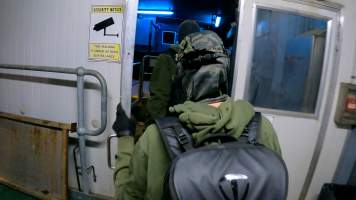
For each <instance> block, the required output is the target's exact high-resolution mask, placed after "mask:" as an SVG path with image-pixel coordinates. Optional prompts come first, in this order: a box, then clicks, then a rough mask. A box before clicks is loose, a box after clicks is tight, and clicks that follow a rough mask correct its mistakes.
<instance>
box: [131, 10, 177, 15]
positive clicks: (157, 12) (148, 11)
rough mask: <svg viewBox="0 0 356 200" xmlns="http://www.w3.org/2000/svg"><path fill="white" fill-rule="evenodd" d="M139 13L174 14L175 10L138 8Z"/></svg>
mask: <svg viewBox="0 0 356 200" xmlns="http://www.w3.org/2000/svg"><path fill="white" fill-rule="evenodd" d="M137 13H138V14H144V15H173V14H174V12H173V11H163V10H138V11H137Z"/></svg>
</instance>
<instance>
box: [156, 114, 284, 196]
mask: <svg viewBox="0 0 356 200" xmlns="http://www.w3.org/2000/svg"><path fill="white" fill-rule="evenodd" d="M260 123H261V114H260V113H256V114H255V116H254V117H253V118H252V119H251V121H250V122H249V124H248V125H247V127H246V128H245V130H244V132H243V134H242V136H241V137H240V138H239V140H236V139H235V138H234V137H232V136H229V135H228V134H225V133H221V134H208V135H207V136H206V137H205V138H204V139H203V140H202V142H200V143H199V144H194V142H193V139H192V137H191V134H189V132H188V131H187V129H186V128H184V127H183V126H182V124H181V123H180V121H179V119H178V118H176V117H164V118H161V119H157V120H156V125H157V127H158V129H159V131H160V134H161V138H162V140H163V142H164V144H165V147H166V150H167V152H168V154H169V156H170V158H171V160H172V163H171V166H170V168H169V170H168V171H167V173H166V177H165V183H164V192H163V197H162V199H165V200H170V199H171V200H203V199H205V200H210V199H211V200H220V199H221V200H258V199H262V200H284V199H286V198H287V189H288V172H287V168H286V165H285V163H284V161H283V160H282V159H281V157H280V156H279V155H277V154H276V153H274V152H273V151H272V150H270V149H268V148H266V147H264V146H263V145H261V144H258V143H257V141H258V140H257V139H258V135H259V129H260ZM207 144H209V145H207Z"/></svg>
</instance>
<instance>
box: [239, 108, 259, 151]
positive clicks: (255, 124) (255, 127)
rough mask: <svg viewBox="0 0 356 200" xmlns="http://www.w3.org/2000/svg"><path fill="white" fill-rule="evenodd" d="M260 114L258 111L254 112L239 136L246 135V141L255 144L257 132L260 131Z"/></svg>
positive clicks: (257, 136)
mask: <svg viewBox="0 0 356 200" xmlns="http://www.w3.org/2000/svg"><path fill="white" fill-rule="evenodd" d="M261 121H262V115H261V113H260V112H255V115H254V116H253V117H252V119H251V120H250V122H249V123H248V124H247V126H246V127H245V129H244V131H243V133H242V135H241V136H245V137H247V143H249V144H257V141H258V138H259V134H260V132H261Z"/></svg>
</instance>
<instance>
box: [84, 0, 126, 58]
mask: <svg viewBox="0 0 356 200" xmlns="http://www.w3.org/2000/svg"><path fill="white" fill-rule="evenodd" d="M123 10H124V8H123V6H122V5H93V6H92V7H91V15H90V38H89V50H88V54H89V55H88V56H89V60H92V61H109V62H119V61H120V60H121V57H120V55H121V40H122V23H123Z"/></svg>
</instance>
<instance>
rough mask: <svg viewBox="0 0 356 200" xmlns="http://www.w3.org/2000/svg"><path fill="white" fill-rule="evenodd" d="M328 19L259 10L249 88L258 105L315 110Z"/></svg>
mask: <svg viewBox="0 0 356 200" xmlns="http://www.w3.org/2000/svg"><path fill="white" fill-rule="evenodd" d="M326 27H327V21H326V20H323V19H315V18H311V17H305V16H300V15H298V14H293V13H287V12H280V11H272V10H266V9H258V11H257V24H256V31H255V42H254V52H253V60H252V68H251V77H250V83H249V90H248V99H249V101H250V102H251V103H252V104H254V105H255V106H258V107H264V108H272V109H280V110H288V111H296V112H305V113H314V111H315V107H316V102H317V98H318V92H319V85H320V79H321V73H322V66H323V57H324V49H325V37H326Z"/></svg>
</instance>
